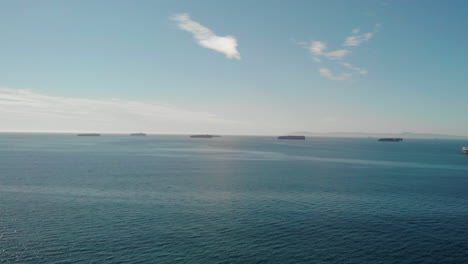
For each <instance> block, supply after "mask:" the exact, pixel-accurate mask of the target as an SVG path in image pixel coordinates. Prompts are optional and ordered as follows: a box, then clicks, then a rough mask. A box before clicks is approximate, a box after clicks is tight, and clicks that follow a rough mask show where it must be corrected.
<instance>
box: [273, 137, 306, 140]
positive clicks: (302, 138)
mask: <svg viewBox="0 0 468 264" xmlns="http://www.w3.org/2000/svg"><path fill="white" fill-rule="evenodd" d="M278 139H296V140H305V136H279V137H278Z"/></svg>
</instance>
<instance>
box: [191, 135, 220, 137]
mask: <svg viewBox="0 0 468 264" xmlns="http://www.w3.org/2000/svg"><path fill="white" fill-rule="evenodd" d="M190 137H191V138H214V137H221V136H215V135H191V136H190Z"/></svg>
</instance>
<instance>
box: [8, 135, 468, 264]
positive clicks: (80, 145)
mask: <svg viewBox="0 0 468 264" xmlns="http://www.w3.org/2000/svg"><path fill="white" fill-rule="evenodd" d="M463 145H468V141H465V142H463V141H457V140H405V141H403V142H400V143H392V142H377V141H376V140H375V139H367V138H364V139H337V138H308V139H307V140H306V141H288V140H284V141H281V140H276V139H275V138H274V137H228V136H226V137H222V138H213V139H190V138H188V137H187V136H147V137H130V136H116V135H111V136H101V137H76V136H74V135H32V134H29V135H28V134H0V263H468V155H463V154H462V152H461V147H462V146H463Z"/></svg>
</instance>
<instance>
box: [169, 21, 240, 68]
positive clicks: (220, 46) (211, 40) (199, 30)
mask: <svg viewBox="0 0 468 264" xmlns="http://www.w3.org/2000/svg"><path fill="white" fill-rule="evenodd" d="M171 19H172V20H174V21H177V22H178V26H179V28H180V29H182V30H185V31H188V32H190V33H192V34H193V37H194V38H195V39H196V40H197V42H198V44H200V45H201V46H203V47H205V48H208V49H212V50H215V51H218V52H221V53H223V54H224V55H226V57H227V58H229V59H238V60H240V58H241V57H240V53H239V51H238V50H237V39H236V38H234V37H233V36H224V37H220V36H217V35H216V34H215V33H214V32H213V31H211V30H210V29H209V28H207V27H205V26H203V25H201V24H200V23H198V22H196V21H193V20H192V19H190V16H189V15H188V14H179V15H175V16H173V17H172V18H171Z"/></svg>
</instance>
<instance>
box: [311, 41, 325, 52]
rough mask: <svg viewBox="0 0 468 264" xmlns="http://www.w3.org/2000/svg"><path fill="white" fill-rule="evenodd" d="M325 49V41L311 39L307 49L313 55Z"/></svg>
mask: <svg viewBox="0 0 468 264" xmlns="http://www.w3.org/2000/svg"><path fill="white" fill-rule="evenodd" d="M326 49H327V43H325V42H322V41H312V43H311V44H310V47H309V50H310V52H312V54H314V55H322V54H323V51H325V50H326Z"/></svg>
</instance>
